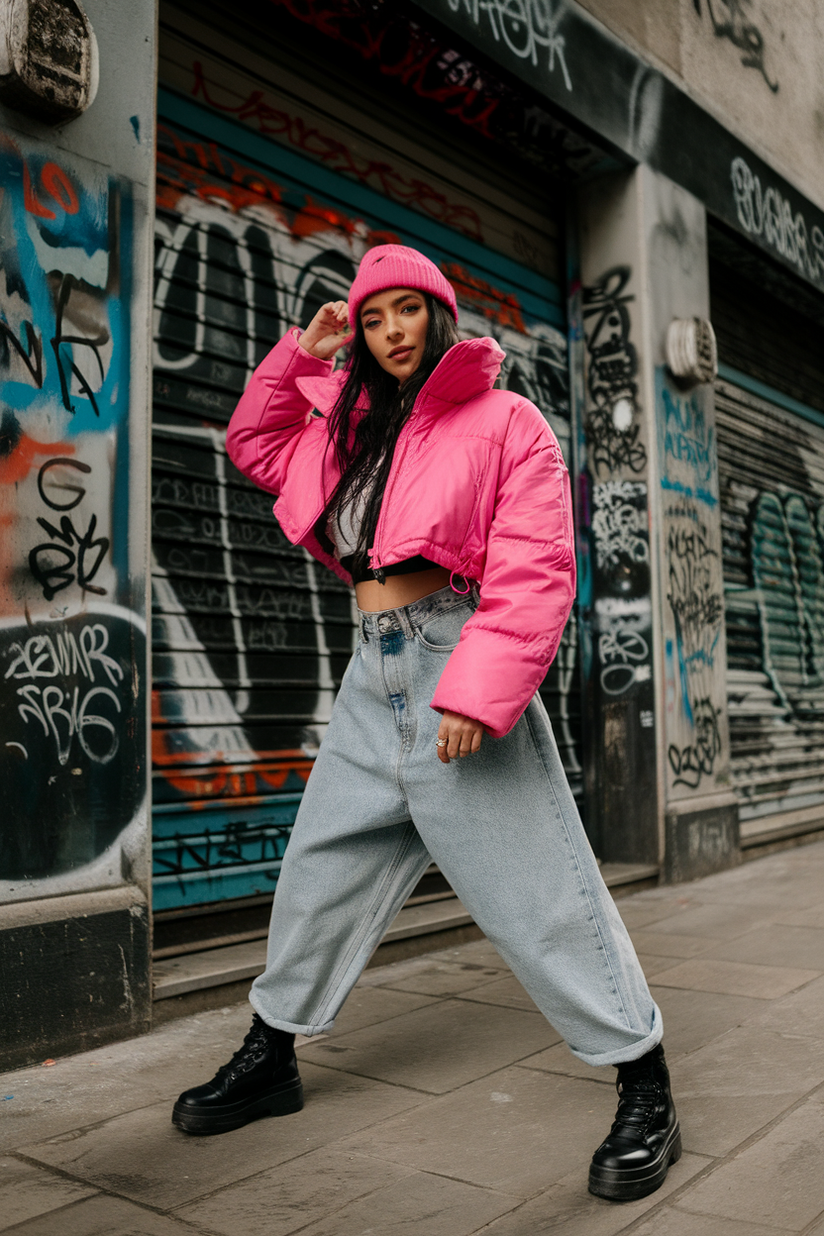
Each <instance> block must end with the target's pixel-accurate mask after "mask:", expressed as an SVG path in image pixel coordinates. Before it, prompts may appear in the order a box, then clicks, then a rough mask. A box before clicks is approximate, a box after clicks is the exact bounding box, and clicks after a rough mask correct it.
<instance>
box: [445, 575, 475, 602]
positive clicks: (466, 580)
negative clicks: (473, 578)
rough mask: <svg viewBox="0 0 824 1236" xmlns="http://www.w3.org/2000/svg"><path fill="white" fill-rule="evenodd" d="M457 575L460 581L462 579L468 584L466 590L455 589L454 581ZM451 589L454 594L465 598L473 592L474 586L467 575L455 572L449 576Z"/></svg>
mask: <svg viewBox="0 0 824 1236" xmlns="http://www.w3.org/2000/svg"><path fill="white" fill-rule="evenodd" d="M456 575H457V577H458V579H462V580H463V582H464V583H465V584H466V587H465V588H456V587H455V584H454V579H455V576H456ZM449 587H450V588H451V589H452V591H453V592H457V594H458V596H459V597H465V596H466V595H467V594H468V593H470V592H471V591H472V584H471V583H470V582H469V580H468V579H467V578H466V576H465V575H460V574H459V573H458V572H457V571H453V572H452V574H451V575H450V576H449Z"/></svg>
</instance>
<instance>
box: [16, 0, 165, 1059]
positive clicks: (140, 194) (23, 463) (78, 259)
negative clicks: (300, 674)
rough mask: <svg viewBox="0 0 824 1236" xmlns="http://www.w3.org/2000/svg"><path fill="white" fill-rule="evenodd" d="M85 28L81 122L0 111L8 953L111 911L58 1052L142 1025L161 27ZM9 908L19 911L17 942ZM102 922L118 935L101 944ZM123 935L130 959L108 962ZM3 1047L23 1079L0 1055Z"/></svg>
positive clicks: (72, 965) (87, 933)
mask: <svg viewBox="0 0 824 1236" xmlns="http://www.w3.org/2000/svg"><path fill="white" fill-rule="evenodd" d="M85 8H86V12H87V14H88V17H89V20H90V21H91V23H92V26H93V28H94V31H95V33H96V36H97V41H98V46H99V56H100V88H99V92H98V95H97V98H96V100H95V101H94V102H93V103H92V105H91V106H90V107H89V109H88V110H87V111H86V112H85V113H84V114H83V115H81V116H79V117H78V118H76V119H74V120H71V121H69V122H68V123H65V124H63V125H62V126H60V127H56V126H54V125H51V124H48V123H45V122H44V121H41V120H37V119H34V118H32V117H31V116H28V115H26V114H24V113H23V112H21V111H18V110H12V109H11V108H7V107H0V169H1V170H0V269H1V270H2V273H0V418H1V419H2V423H1V424H0V520H2V539H0V682H2V693H3V694H2V701H3V708H2V711H0V804H2V811H0V902H5V903H7V908H6V909H5V910H0V931H2V932H4V933H10V934H4V950H5V951H6V952H8V953H9V955H10V956H11V955H12V954H14V948H15V942H16V941H17V942H18V943H19V945H20V950H22V952H23V954H24V956H25V953H26V949H27V946H26V944H25V942H24V940H23V936H20V938H19V941H18V940H17V937H18V935H19V933H20V932H23V933H24V935H25V933H26V932H28V933H29V935H31V932H32V930H34V924H36V923H37V921H38V920H41V921H42V922H43V923H44V924H46V923H51V924H54V923H55V922H58V921H60V920H59V919H56V918H55V912H54V911H55V906H56V905H57V903H56V902H54V901H53V900H51V899H53V898H55V897H56V896H57V895H59V905H60V910H61V915H62V916H63V917H64V918H68V919H72V920H74V919H75V918H78V919H79V918H81V917H82V916H86V917H87V919H90V918H91V916H94V915H95V914H96V913H97V912H98V910H97V909H96V908H95V907H96V898H97V897H98V894H96V893H95V892H94V891H93V890H100V889H106V888H115V887H120V889H121V890H122V891H121V893H120V894H118V896H119V901H118V906H119V909H118V907H112V906H108V905H107V908H106V915H107V916H108V917H107V922H108V924H109V925H108V927H107V928H106V930H105V931H96V930H94V929H93V928H92V927H91V926H89V922H87V923H86V925H87V926H89V930H83V931H79V932H72V931H69V930H67V931H66V932H65V933H63V935H62V936H61V939H63V941H64V945H63V947H62V948H61V956H60V961H59V964H60V967H61V971H62V973H63V978H64V979H65V982H64V984H63V986H64V987H65V989H66V992H71V993H73V994H72V995H71V998H70V1003H71V1002H72V1001H74V1002H75V1003H76V1009H75V1011H74V1012H73V1013H71V1015H69V1014H68V1013H67V1017H66V1019H65V1021H64V1028H63V1029H62V1030H61V1031H60V1034H59V1037H60V1040H61V1047H62V1048H63V1049H68V1048H69V1047H71V1046H72V1044H75V1045H76V1044H79V1043H80V1042H81V1041H85V1039H84V1037H83V1036H84V1035H87V1034H91V1035H92V1037H94V1038H98V1039H99V1038H100V1037H101V1036H103V1037H105V1036H106V1035H107V1034H109V1035H110V1034H113V1033H116V1032H119V1031H122V1030H123V1029H126V1028H128V1027H132V1028H139V1027H140V1026H141V1025H144V1024H145V1022H146V1019H147V1016H148V932H147V930H146V927H145V923H146V907H147V904H148V896H149V868H148V843H149V832H148V828H149V826H148V816H147V759H146V698H147V682H146V678H147V659H146V578H147V566H148V538H147V498H146V494H147V475H148V462H149V461H148V450H147V443H148V430H149V381H148V378H149V347H150V294H151V238H152V226H153V200H154V192H153V185H154V144H153V131H154V110H155V98H154V95H155V67H154V66H155V35H154V31H155V6H154V0H136V2H135V3H133V4H130V5H128V6H125V7H124V6H122V5H114V6H112V5H109V4H106V3H105V0H86V4H85ZM41 899H47V900H41ZM15 902H17V903H21V902H23V903H26V907H27V908H26V913H25V919H26V923H25V927H23V926H21V921H18V920H19V914H18V913H17V912H16V911H15V910H14V907H13V906H11V907H9V905H8V903H15ZM135 908H137V920H139V921H140V922H141V923H143V927H142V928H141V930H140V931H138V932H137V934H135V930H134V923H135V921H137V920H136V919H135V918H134V911H135ZM117 913H120V914H121V915H123V916H125V918H124V924H123V931H122V932H121V931H120V930H119V929H116V928H115V927H114V926H112V921H111V915H112V914H115V915H116V914H117ZM51 930H52V929H51V928H50V929H49V931H51ZM44 931H46V928H45V927H44ZM124 932H125V933H126V934H127V935H128V937H129V940H130V941H132V944H131V945H130V948H129V950H127V952H128V957H127V956H126V954H125V953H124V950H123V948H122V947H118V941H119V938H120V936H122V935H123V933H124ZM41 934H42V933H41ZM48 934H49V932H48V931H46V935H48ZM52 934H53V932H52ZM27 938H28V937H27ZM43 938H44V939H45V936H44V937H43ZM124 938H125V937H124ZM120 943H122V941H120ZM92 944H93V946H94V947H93V951H94V953H95V958H94V964H92V965H90V959H89V956H86V953H87V952H88V948H90V947H92ZM20 950H18V951H20ZM92 970H94V971H95V973H96V974H97V975H98V977H99V976H100V975H102V976H103V980H102V981H103V985H104V987H105V985H106V983H108V982H111V983H112V984H115V985H116V986H117V988H118V991H122V989H123V987H122V985H123V981H124V976H125V981H126V983H127V986H128V989H129V991H130V993H131V995H130V997H129V999H126V1000H125V1001H124V1000H120V999H118V1000H109V999H107V998H102V999H101V1000H99V1001H96V1000H95V998H94V997H93V996H92V995H91V993H89V994H88V995H87V994H86V993H85V991H83V990H82V988H83V982H82V979H81V976H82V975H84V974H86V973H91V971H92ZM5 994H6V995H9V997H10V998H11V996H12V995H14V993H13V992H12V993H9V992H6V993H5ZM66 999H69V996H68V995H67V996H66ZM19 1007H22V1005H21V1006H19ZM5 1020H6V1019H5V1017H4V1021H5ZM55 1024H56V1023H55ZM9 1025H10V1023H8V1022H7V1030H8V1033H12V1037H13V1038H14V1037H16V1038H17V1039H19V1041H20V1043H25V1041H26V1037H27V1035H29V1036H30V1037H31V1039H32V1050H33V1051H34V1050H37V1051H39V1050H40V1047H39V1046H38V1047H37V1048H36V1049H35V1047H34V1044H35V1042H37V1041H38V1040H39V1038H41V1037H42V1036H39V1035H38V1034H37V1033H35V1032H34V1029H33V1027H31V1026H28V1025H27V1019H26V1018H25V1017H23V1018H22V1019H21V1018H20V1017H16V1018H15V1020H14V1027H15V1029H14V1031H13V1032H12V1030H10V1029H9ZM65 1027H69V1029H68V1030H67V1029H65ZM55 1033H57V1031H55ZM4 1047H5V1048H6V1049H7V1050H8V1051H9V1053H10V1056H9V1058H10V1059H12V1058H13V1059H15V1061H17V1060H18V1058H19V1053H18V1051H17V1048H16V1047H15V1045H14V1043H12V1042H11V1041H9V1040H8V1036H7V1041H6V1042H5V1043H4Z"/></svg>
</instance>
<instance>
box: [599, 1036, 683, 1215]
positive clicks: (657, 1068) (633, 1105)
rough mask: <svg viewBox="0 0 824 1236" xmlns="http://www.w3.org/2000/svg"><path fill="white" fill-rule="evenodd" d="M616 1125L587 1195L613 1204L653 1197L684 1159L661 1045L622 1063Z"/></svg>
mask: <svg viewBox="0 0 824 1236" xmlns="http://www.w3.org/2000/svg"><path fill="white" fill-rule="evenodd" d="M617 1068H618V1081H617V1082H616V1086H617V1089H618V1095H619V1099H618V1112H617V1114H616V1116H615V1123H614V1124H613V1126H612V1128H611V1129H610V1131H609V1135H608V1137H607V1139H606V1141H605V1142H603V1143H602V1145H600V1146H599V1147H598V1149H597V1150H596V1151H595V1154H594V1155H593V1156H592V1166H591V1167H590V1169H589V1191H590V1193H594V1194H595V1195H596V1197H607V1198H609V1199H610V1200H611V1201H614V1202H629V1201H633V1200H634V1199H635V1198H638V1197H646V1195H647V1194H648V1193H654V1192H655V1190H656V1189H660V1187H661V1185H662V1184H663V1183H664V1179H665V1177H666V1174H667V1169H668V1168H669V1165H670V1163H677V1161H678V1160H679V1159H680V1158H681V1130H680V1129H679V1127H678V1118H677V1116H676V1115H675V1104H674V1103H673V1101H672V1095H671V1094H670V1080H669V1071H668V1070H667V1062H666V1060H665V1059H664V1049H663V1047H661V1046H660V1045H659V1046H658V1047H654V1048H653V1049H652V1051H649V1052H647V1054H646V1055H645V1056H641V1058H640V1060H630V1061H628V1062H627V1063H626V1064H619V1065H618V1066H617Z"/></svg>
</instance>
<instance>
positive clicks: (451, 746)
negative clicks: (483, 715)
mask: <svg viewBox="0 0 824 1236" xmlns="http://www.w3.org/2000/svg"><path fill="white" fill-rule="evenodd" d="M483 736H484V727H483V726H482V725H481V723H480V721H473V720H472V718H471V717H462V716H461V714H460V713H459V712H445V713H444V714H443V720H442V721H441V724H440V727H439V729H438V743H440V742H441V740H442V739H445V740H446V743H445V745H444V746H438V748H437V751H438V759H439V760H440V761H441V763H442V764H448V763H449V761H450V759H452V760H454V759H457V758H458V757H459V756H460V758H461V759H463V757H464V756H465V755H474V753H475V752H476V751H480V749H481V739H482V738H483Z"/></svg>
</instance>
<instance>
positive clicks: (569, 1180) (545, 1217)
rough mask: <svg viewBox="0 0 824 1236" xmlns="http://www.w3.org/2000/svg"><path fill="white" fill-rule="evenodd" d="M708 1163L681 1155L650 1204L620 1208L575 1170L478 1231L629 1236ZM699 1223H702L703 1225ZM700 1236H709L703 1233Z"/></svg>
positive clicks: (507, 1235) (493, 1235) (508, 1235)
mask: <svg viewBox="0 0 824 1236" xmlns="http://www.w3.org/2000/svg"><path fill="white" fill-rule="evenodd" d="M710 1163H711V1160H709V1159H702V1158H700V1157H698V1156H697V1155H691V1154H684V1155H682V1156H681V1159H680V1160H679V1162H678V1163H676V1164H675V1165H674V1166H673V1167H671V1168H670V1170H669V1172H668V1173H667V1178H666V1180H665V1181H664V1184H663V1185H662V1186H661V1188H660V1189H659V1190H658V1192H657V1193H656V1194H655V1200H654V1201H651V1199H650V1198H648V1197H647V1198H642V1199H641V1201H639V1202H622V1203H621V1205H615V1204H614V1203H612V1202H607V1201H604V1200H603V1199H601V1198H599V1197H593V1196H592V1194H591V1193H588V1192H587V1191H586V1188H583V1187H582V1185H581V1178H582V1177H581V1169H580V1167H579V1168H576V1169H575V1170H573V1171H571V1172H569V1173H568V1174H567V1175H566V1176H564V1178H563V1179H562V1180H559V1181H558V1182H557V1184H554V1185H553V1186H552V1187H551V1188H549V1189H547V1190H546V1191H545V1192H542V1193H540V1194H539V1195H538V1196H537V1197H534V1198H532V1199H531V1200H530V1201H528V1202H525V1203H524V1204H523V1205H521V1206H519V1207H518V1208H517V1209H516V1210H512V1211H511V1212H510V1213H509V1214H508V1215H506V1216H504V1217H503V1218H502V1219H499V1220H498V1221H497V1222H496V1223H491V1224H490V1225H489V1227H488V1228H484V1229H483V1236H544V1234H545V1233H546V1234H551V1236H618V1233H624V1232H634V1231H635V1226H634V1224H635V1222H636V1221H637V1220H639V1219H642V1218H643V1217H644V1216H645V1215H646V1214H648V1213H649V1211H650V1209H651V1208H652V1206H653V1205H654V1206H655V1207H656V1208H659V1213H660V1207H661V1205H662V1203H664V1202H665V1200H666V1199H667V1198H668V1197H671V1196H672V1195H673V1194H679V1193H680V1192H681V1191H682V1190H683V1189H685V1188H687V1187H688V1186H689V1183H690V1181H692V1180H693V1179H695V1178H696V1177H697V1176H698V1175H699V1174H700V1173H701V1172H702V1171H704V1170H706V1168H707V1167H708V1166H709V1165H710ZM702 1221H703V1222H704V1223H706V1219H703V1220H702ZM341 1236H343V1234H342V1233H341ZM701 1236H715V1233H714V1231H713V1232H710V1231H708V1230H707V1228H706V1227H705V1229H704V1231H703V1232H702V1233H701ZM742 1236H743V1233H742Z"/></svg>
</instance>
